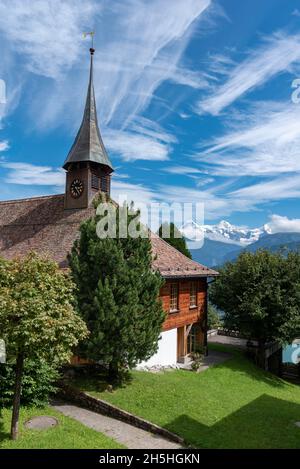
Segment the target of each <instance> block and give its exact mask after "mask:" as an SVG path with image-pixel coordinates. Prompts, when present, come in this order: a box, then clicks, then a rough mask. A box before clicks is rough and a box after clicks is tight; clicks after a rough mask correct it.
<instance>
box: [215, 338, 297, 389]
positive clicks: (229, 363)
mask: <svg viewBox="0 0 300 469" xmlns="http://www.w3.org/2000/svg"><path fill="white" fill-rule="evenodd" d="M209 349H210V350H216V351H220V352H227V353H230V354H231V355H232V357H231V358H230V359H228V360H226V361H224V362H223V363H221V364H220V365H216V366H220V367H222V368H227V369H229V370H230V371H233V372H234V373H236V374H240V375H244V376H248V377H250V378H251V379H253V380H257V381H260V382H263V383H265V384H267V385H269V386H272V387H276V388H282V387H285V386H289V385H290V383H288V382H286V381H283V380H282V379H280V378H279V377H278V376H276V375H273V374H272V373H270V372H268V371H265V370H262V369H261V368H259V367H258V366H257V365H255V363H253V361H251V360H250V359H249V358H248V357H247V356H246V352H243V351H241V350H240V349H238V348H236V347H234V346H232V345H223V344H222V345H219V344H213V345H212V344H210V346H209ZM291 386H292V385H291Z"/></svg>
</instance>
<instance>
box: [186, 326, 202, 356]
mask: <svg viewBox="0 0 300 469" xmlns="http://www.w3.org/2000/svg"><path fill="white" fill-rule="evenodd" d="M200 333H201V331H200V328H199V326H198V324H193V325H192V327H191V330H190V333H189V335H188V337H187V353H188V354H190V353H193V352H196V351H197V349H198V348H200V346H201V344H200V343H199V337H200Z"/></svg>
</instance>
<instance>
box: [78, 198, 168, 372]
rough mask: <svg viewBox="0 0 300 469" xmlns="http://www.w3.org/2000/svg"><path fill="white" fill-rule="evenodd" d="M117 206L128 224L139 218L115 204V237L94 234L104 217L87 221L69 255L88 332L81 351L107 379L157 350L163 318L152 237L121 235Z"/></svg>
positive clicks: (138, 224) (129, 210)
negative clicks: (106, 370)
mask: <svg viewBox="0 0 300 469" xmlns="http://www.w3.org/2000/svg"><path fill="white" fill-rule="evenodd" d="M120 210H123V213H124V211H125V212H126V213H127V217H128V221H127V226H128V225H129V224H130V222H131V221H132V220H138V219H139V213H138V212H137V211H135V210H134V209H133V207H131V208H128V207H127V206H123V207H122V208H119V207H116V208H115V211H116V220H117V222H116V237H115V238H110V237H107V238H106V239H100V238H99V236H98V235H97V224H98V223H99V222H101V221H102V222H103V220H104V216H105V215H96V216H95V217H94V218H91V219H89V220H87V221H86V222H84V223H83V224H82V225H81V229H80V237H79V239H78V240H77V241H76V242H75V244H74V247H73V249H72V253H71V256H70V259H69V261H70V267H71V271H72V276H73V279H74V281H75V283H76V284H77V300H78V306H79V311H80V314H81V315H82V318H83V319H84V320H85V321H86V324H87V327H88V329H89V330H90V336H89V338H88V340H87V341H85V342H83V344H82V346H81V348H80V350H79V353H80V355H81V356H83V357H87V358H89V359H93V360H95V361H97V362H101V363H103V364H105V365H107V366H108V368H109V373H110V376H111V378H116V377H118V378H120V377H121V376H122V373H121V371H123V370H124V369H125V368H132V367H134V366H135V365H136V364H137V363H138V362H140V361H142V360H147V359H149V358H150V357H151V356H152V355H153V354H154V353H155V352H156V351H157V348H158V339H159V336H160V333H161V328H162V324H163V321H164V318H165V313H164V312H163V309H162V304H161V301H160V300H159V290H160V288H161V286H162V283H163V280H162V277H161V276H160V274H159V273H158V272H153V270H152V252H151V242H150V239H149V238H148V237H147V238H142V237H137V238H131V237H127V238H121V237H120V236H119V231H120V227H119V214H120ZM97 213H98V211H97ZM137 227H138V229H141V224H140V223H139V222H138V223H137Z"/></svg>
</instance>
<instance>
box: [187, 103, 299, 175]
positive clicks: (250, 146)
mask: <svg viewBox="0 0 300 469" xmlns="http://www.w3.org/2000/svg"><path fill="white" fill-rule="evenodd" d="M299 122H300V106H298V105H295V104H293V103H292V102H290V103H268V104H266V103H257V104H256V105H253V106H252V107H251V108H249V109H248V110H247V112H245V113H239V114H238V115H237V116H236V117H234V115H232V116H231V117H230V125H231V127H232V129H230V130H229V131H227V132H226V133H225V134H224V135H222V136H221V137H218V138H216V139H215V140H214V141H213V142H212V144H211V145H210V146H209V147H208V148H206V149H205V150H204V151H202V152H199V153H198V154H196V155H195V158H196V159H197V160H198V161H201V162H202V164H205V165H208V168H209V172H210V173H212V174H215V175H220V176H230V177H231V176H236V177H240V176H276V175H278V174H282V173H289V172H300V159H299V153H300V126H299Z"/></svg>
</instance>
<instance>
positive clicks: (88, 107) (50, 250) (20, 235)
mask: <svg viewBox="0 0 300 469" xmlns="http://www.w3.org/2000/svg"><path fill="white" fill-rule="evenodd" d="M94 52H95V51H94V49H93V48H91V49H90V54H91V57H90V60H91V65H90V77H89V84H88V92H87V98H86V103H85V109H84V114H83V119H82V123H81V126H80V128H79V131H78V133H77V136H76V138H75V141H74V143H73V146H72V147H71V150H70V152H69V154H68V156H67V158H66V160H65V162H64V164H63V168H64V169H65V171H66V187H65V193H64V194H60V195H49V196H44V197H33V198H30V199H22V200H12V201H11V200H9V201H4V202H0V256H1V257H4V258H6V259H12V258H14V257H16V256H24V255H26V253H28V252H29V251H35V252H37V253H38V254H39V255H47V256H49V257H51V258H52V259H53V260H54V261H56V262H57V263H58V264H59V266H60V267H61V268H64V269H66V268H67V267H68V263H67V255H68V253H69V252H70V251H71V248H72V245H73V243H74V241H75V239H76V238H77V237H78V235H79V226H80V224H81V222H83V221H84V220H86V219H88V218H90V217H92V216H93V215H94V213H95V209H94V207H93V203H92V202H93V199H94V197H95V196H96V195H98V194H99V193H100V192H103V193H105V194H108V195H109V194H110V188H111V176H112V173H113V166H112V163H111V161H110V158H109V156H108V153H107V151H106V149H105V146H104V144H103V141H102V137H101V134H100V130H99V125H98V119H97V111H96V100H95V93H94V84H93V56H94ZM151 243H152V252H153V269H155V270H159V271H160V273H161V275H162V276H163V278H164V279H165V284H164V286H163V287H162V289H161V292H160V297H161V299H162V303H163V307H164V310H165V312H166V320H165V323H164V325H163V330H162V335H161V340H160V341H159V350H158V352H157V353H156V354H155V355H154V356H153V357H152V358H151V359H150V360H149V361H148V362H147V365H149V366H152V365H161V366H169V365H175V364H176V363H178V362H181V363H182V362H184V361H185V360H186V358H187V357H188V355H189V354H190V353H191V352H193V350H195V348H197V346H199V345H202V346H206V345H207V337H206V332H207V286H208V278H209V277H214V276H216V275H217V272H215V271H214V270H211V269H209V268H207V267H205V266H203V265H201V264H199V263H197V262H195V261H193V260H191V259H189V258H187V257H186V256H184V255H183V254H181V253H180V252H179V251H177V250H176V249H175V248H173V247H172V246H170V245H169V244H168V243H167V242H166V241H164V240H162V239H161V238H159V236H157V235H155V234H152V237H151Z"/></svg>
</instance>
